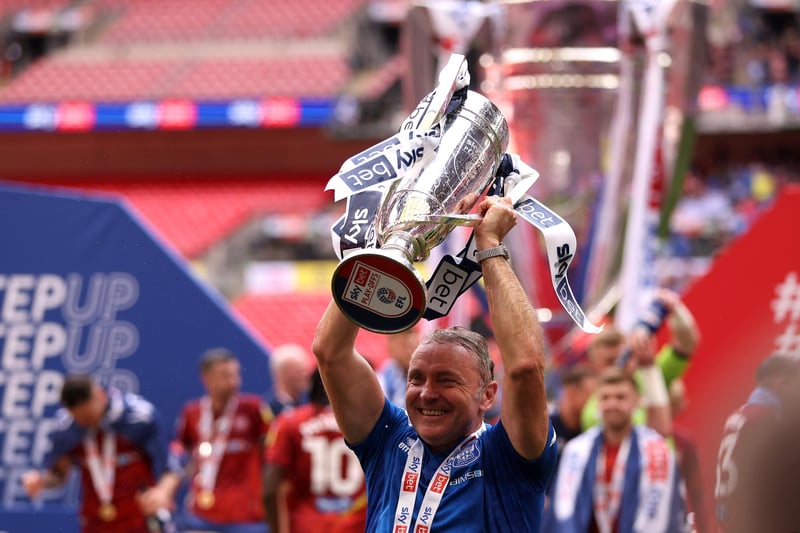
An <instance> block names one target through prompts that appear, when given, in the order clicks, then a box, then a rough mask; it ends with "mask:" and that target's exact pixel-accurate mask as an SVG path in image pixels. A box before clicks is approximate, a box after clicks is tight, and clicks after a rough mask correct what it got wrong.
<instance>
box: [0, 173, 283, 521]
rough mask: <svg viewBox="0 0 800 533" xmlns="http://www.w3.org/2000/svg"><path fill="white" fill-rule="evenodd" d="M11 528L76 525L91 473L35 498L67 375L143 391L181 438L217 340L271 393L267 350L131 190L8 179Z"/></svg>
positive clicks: (4, 370)
mask: <svg viewBox="0 0 800 533" xmlns="http://www.w3.org/2000/svg"><path fill="white" fill-rule="evenodd" d="M0 228H2V230H0V254H1V256H0V257H2V258H1V259H0V411H1V416H0V532H7V533H32V532H33V533H36V532H43V533H44V532H47V533H50V532H64V533H77V531H78V529H79V528H78V521H77V508H78V507H77V506H78V502H79V497H80V495H79V483H78V480H77V477H76V476H73V477H72V479H71V480H70V481H69V482H68V483H67V484H65V486H63V487H62V488H61V489H58V490H53V491H49V492H47V493H46V494H45V495H44V497H42V498H41V499H39V500H38V501H35V502H31V501H30V500H29V499H28V497H27V495H26V494H25V491H24V490H23V488H22V485H21V483H20V477H21V475H22V474H23V473H24V472H25V471H27V470H29V469H31V468H37V467H39V466H41V464H42V459H43V457H44V455H45V454H46V453H47V451H48V450H49V448H50V444H49V438H48V437H49V433H50V431H51V430H52V428H53V426H54V419H53V416H54V413H55V411H56V410H57V408H58V407H59V394H60V389H61V384H62V383H63V380H64V376H65V375H68V374H71V373H88V374H92V375H94V376H95V377H96V378H97V379H98V380H99V381H100V382H101V383H102V384H103V385H113V386H115V387H117V388H119V389H121V390H123V391H130V392H135V393H138V394H141V395H142V396H144V397H145V398H147V399H148V400H150V401H151V402H152V403H153V404H155V405H156V407H157V408H158V409H159V411H160V413H161V416H162V418H163V419H164V421H165V425H166V429H167V434H168V435H169V436H171V434H172V431H173V424H174V421H175V418H176V416H177V414H178V412H179V411H180V408H181V406H182V405H183V403H185V402H186V401H187V400H189V399H191V398H196V397H198V396H200V395H202V392H203V390H202V385H201V382H200V379H199V372H198V367H197V362H198V359H199V357H200V355H201V354H202V353H203V352H204V351H205V350H207V349H209V348H213V347H220V346H221V347H226V348H229V349H230V350H232V351H233V352H234V353H235V354H236V355H237V356H238V357H239V359H240V361H241V363H242V389H243V390H244V391H247V392H253V393H257V394H262V395H266V396H268V395H269V393H270V389H271V385H270V384H271V379H270V375H269V367H268V364H267V362H268V353H267V350H266V348H265V347H264V346H262V345H261V344H259V342H258V341H257V340H256V339H255V338H254V337H253V336H251V335H250V334H249V332H248V330H247V328H246V327H245V326H244V325H243V324H241V323H240V322H239V321H238V320H237V319H236V317H235V316H234V315H233V314H232V313H231V311H230V309H229V307H228V304H227V302H226V301H225V300H224V299H223V298H221V297H220V296H219V295H218V294H217V293H215V292H214V291H213V290H212V289H210V288H208V287H207V286H205V285H204V283H203V282H202V281H200V280H199V279H197V278H195V277H194V276H193V274H192V273H191V271H190V270H189V269H188V268H187V265H186V264H185V262H184V261H183V260H182V259H181V258H179V257H178V256H177V255H176V254H174V253H173V252H172V251H171V250H170V248H169V247H167V246H164V245H163V244H162V243H161V242H159V240H158V238H157V237H156V236H155V235H154V234H153V233H151V232H150V231H149V230H148V229H146V226H145V225H143V224H142V223H140V221H139V220H138V219H137V215H136V213H135V212H133V211H132V210H131V209H129V208H128V207H127V205H126V204H125V203H124V202H123V201H122V200H117V199H114V198H108V199H103V198H98V197H95V196H92V197H88V196H82V195H79V194H74V193H67V192H63V191H57V192H56V191H53V190H49V189H34V188H27V187H22V186H16V185H12V184H2V183H0Z"/></svg>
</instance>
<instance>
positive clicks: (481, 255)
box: [475, 242, 508, 263]
mask: <svg viewBox="0 0 800 533" xmlns="http://www.w3.org/2000/svg"><path fill="white" fill-rule="evenodd" d="M492 257H504V258H506V259H508V250H506V247H505V245H504V244H503V243H502V242H501V243H500V245H499V246H495V247H494V248H487V249H486V250H478V251H477V252H475V261H477V262H478V263H483V262H484V261H486V260H487V259H490V258H492Z"/></svg>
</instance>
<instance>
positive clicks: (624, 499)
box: [542, 367, 686, 533]
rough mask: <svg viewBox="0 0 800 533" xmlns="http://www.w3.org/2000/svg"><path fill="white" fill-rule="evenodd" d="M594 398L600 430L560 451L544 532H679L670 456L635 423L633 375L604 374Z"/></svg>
mask: <svg viewBox="0 0 800 533" xmlns="http://www.w3.org/2000/svg"><path fill="white" fill-rule="evenodd" d="M597 397H598V403H599V407H600V413H601V417H602V423H601V426H595V427H593V428H591V429H589V430H588V431H585V432H584V433H581V434H580V435H579V436H578V437H575V438H574V439H572V440H570V441H569V442H567V444H566V446H564V450H563V451H562V454H561V459H560V461H559V467H558V475H557V476H556V478H555V487H554V488H553V490H552V501H551V504H550V505H549V506H548V508H547V512H546V520H545V522H546V524H547V526H546V527H544V528H543V529H542V531H543V532H547V533H576V532H587V533H593V532H599V533H611V532H615V531H647V532H648V533H651V532H652V533H667V532H679V531H684V530H685V529H684V528H685V525H686V513H685V502H684V500H683V496H682V495H681V490H680V485H681V480H680V475H679V470H678V465H677V461H676V458H675V454H674V452H673V450H672V448H671V447H670V445H669V444H668V443H667V441H666V440H665V439H664V437H662V436H661V435H660V434H659V433H658V432H657V431H655V430H654V429H652V428H649V427H647V426H643V425H640V424H636V423H634V420H633V418H634V417H633V414H634V411H635V409H636V407H637V405H638V403H639V400H640V397H639V393H638V391H637V384H636V380H635V379H634V377H633V375H632V374H631V373H630V372H629V371H627V370H626V369H623V368H621V367H611V368H608V369H606V370H604V371H603V372H602V373H601V374H600V376H599V385H598V389H597Z"/></svg>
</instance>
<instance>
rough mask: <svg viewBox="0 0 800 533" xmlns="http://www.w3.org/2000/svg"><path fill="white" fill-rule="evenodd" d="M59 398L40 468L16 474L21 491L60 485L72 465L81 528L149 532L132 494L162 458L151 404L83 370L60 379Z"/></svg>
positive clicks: (161, 437) (149, 480)
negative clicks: (76, 469) (76, 471)
mask: <svg viewBox="0 0 800 533" xmlns="http://www.w3.org/2000/svg"><path fill="white" fill-rule="evenodd" d="M61 403H62V405H63V406H64V409H62V410H61V411H59V413H58V414H57V420H58V427H57V428H56V429H55V431H54V432H53V433H52V434H51V437H50V439H51V443H52V448H51V450H50V452H49V453H48V454H47V456H46V457H45V460H44V465H45V469H44V470H42V471H38V470H31V471H28V472H26V473H25V474H24V475H23V476H22V484H23V486H24V488H25V490H26V491H27V493H28V495H29V496H30V497H31V498H36V497H38V496H39V494H40V493H41V492H42V490H44V489H48V488H54V487H57V486H59V485H61V484H62V483H63V482H64V481H65V480H66V478H67V475H68V473H69V469H70V467H71V466H72V465H73V464H79V465H80V467H81V474H82V476H81V483H82V493H83V498H82V502H81V509H80V522H81V527H82V531H83V532H84V533H123V532H124V533H135V532H142V533H146V532H148V531H149V530H148V529H147V525H146V524H147V521H146V520H147V519H146V513H144V512H143V510H142V509H141V508H140V506H139V505H138V504H137V494H138V493H139V491H140V490H141V488H142V487H148V486H151V485H153V484H154V483H155V480H156V479H158V476H159V475H161V473H162V471H163V470H164V469H165V466H166V462H167V447H166V441H167V439H166V434H165V432H164V429H163V426H162V424H161V420H160V416H159V415H158V412H157V410H156V409H155V407H154V406H153V404H151V403H150V402H148V401H147V400H145V399H144V398H142V397H141V396H137V395H134V394H123V393H121V392H120V391H118V390H116V389H114V388H108V389H103V388H102V387H101V386H100V385H99V384H97V383H96V382H95V381H94V379H93V378H92V377H90V376H86V375H73V376H68V377H67V378H66V379H65V380H64V385H63V387H62V390H61Z"/></svg>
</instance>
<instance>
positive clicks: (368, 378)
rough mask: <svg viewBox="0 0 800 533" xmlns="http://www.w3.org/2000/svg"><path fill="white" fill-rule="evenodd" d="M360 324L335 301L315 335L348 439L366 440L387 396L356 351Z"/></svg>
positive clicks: (332, 398) (316, 349)
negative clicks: (340, 308) (344, 313)
mask: <svg viewBox="0 0 800 533" xmlns="http://www.w3.org/2000/svg"><path fill="white" fill-rule="evenodd" d="M357 334H358V326H356V325H355V324H354V323H353V322H351V321H350V320H349V319H348V318H347V317H346V316H344V315H343V314H342V312H341V311H340V310H339V308H338V307H337V306H336V303H334V302H333V301H331V302H330V303H329V304H328V308H327V309H326V310H325V314H323V315H322V320H320V323H319V326H317V333H316V335H314V343H313V345H312V351H313V352H314V356H315V357H316V358H317V363H318V364H319V371H320V374H321V375H322V381H323V383H324V384H325V390H326V392H327V393H328V398H329V399H330V401H331V406H332V407H333V412H334V413H335V414H336V421H337V422H338V423H339V428H341V430H342V434H343V435H344V438H345V440H347V442H349V443H351V444H357V443H359V442H361V441H362V440H364V439H365V438H366V437H367V435H369V432H370V431H371V430H372V428H373V427H374V426H375V423H376V422H377V421H378V418H379V417H380V415H381V412H382V411H383V405H384V396H383V391H382V390H381V386H380V383H379V382H378V378H377V376H376V375H375V371H374V370H373V369H372V367H371V366H370V364H369V362H367V360H366V359H364V358H363V357H362V356H361V355H360V354H359V353H358V352H356V350H355V341H356V335H357Z"/></svg>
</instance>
